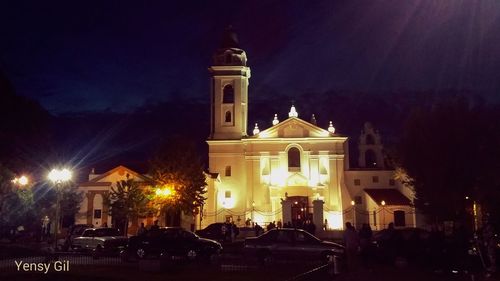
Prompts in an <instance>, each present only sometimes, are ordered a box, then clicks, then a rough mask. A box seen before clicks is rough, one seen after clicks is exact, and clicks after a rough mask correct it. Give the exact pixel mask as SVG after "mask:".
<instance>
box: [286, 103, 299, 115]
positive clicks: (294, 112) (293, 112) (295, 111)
mask: <svg viewBox="0 0 500 281" xmlns="http://www.w3.org/2000/svg"><path fill="white" fill-rule="evenodd" d="M288 117H299V113H298V112H297V110H296V109H295V106H294V105H292V107H291V108H290V112H288Z"/></svg>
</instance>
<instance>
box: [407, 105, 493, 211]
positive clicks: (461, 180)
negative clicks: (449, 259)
mask: <svg viewBox="0 0 500 281" xmlns="http://www.w3.org/2000/svg"><path fill="white" fill-rule="evenodd" d="M498 117H499V116H498V111H496V110H495V108H493V107H491V106H485V105H484V104H481V103H475V104H473V103H471V102H470V101H469V100H468V99H466V98H463V97H456V98H447V99H446V100H443V101H440V102H438V103H436V104H435V105H434V106H431V107H427V108H424V107H420V108H418V109H415V110H414V111H413V112H412V113H411V114H410V116H409V118H408V120H407V123H406V126H405V127H404V130H403V132H402V137H401V140H400V145H399V161H400V164H401V166H402V167H403V168H404V169H405V170H406V172H407V173H408V175H409V176H410V177H411V179H412V180H411V181H412V182H411V184H413V186H414V188H415V191H416V195H417V200H416V205H417V207H418V208H420V209H421V210H423V211H424V212H426V213H427V214H429V215H431V217H432V218H433V219H437V220H444V219H457V218H464V217H466V216H467V215H470V206H471V202H472V201H474V200H475V201H477V202H478V203H481V204H482V206H483V208H484V209H485V210H489V212H491V213H492V214H493V213H497V211H496V210H495V206H496V205H497V204H496V203H494V202H499V200H500V196H499V195H500V193H499V189H500V182H499V173H498V171H500V166H499V164H500V161H499V160H498V159H499V156H500V123H499V120H500V119H499V118H498ZM466 197H468V198H469V199H466Z"/></svg>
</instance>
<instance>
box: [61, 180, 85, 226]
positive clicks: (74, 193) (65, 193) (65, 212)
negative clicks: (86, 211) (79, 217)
mask: <svg viewBox="0 0 500 281" xmlns="http://www.w3.org/2000/svg"><path fill="white" fill-rule="evenodd" d="M61 192H62V194H61V203H60V204H61V206H60V208H61V220H62V226H63V227H67V226H70V225H72V224H74V223H75V215H76V214H77V213H78V211H79V210H80V205H81V204H82V201H83V192H79V191H78V187H77V186H76V185H74V184H71V185H68V186H67V187H65V188H63V189H62V191H61Z"/></svg>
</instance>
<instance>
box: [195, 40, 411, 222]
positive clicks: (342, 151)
mask: <svg viewBox="0 0 500 281" xmlns="http://www.w3.org/2000/svg"><path fill="white" fill-rule="evenodd" d="M209 72H210V79H211V81H210V82H211V83H210V85H211V89H210V93H211V95H210V105H211V115H210V118H211V119H210V121H211V122H210V124H211V125H210V126H211V127H210V135H209V137H208V139H207V143H208V146H209V155H208V156H209V157H208V158H209V173H208V177H207V179H208V180H207V183H208V187H207V193H206V196H207V200H206V202H205V205H204V206H203V211H202V214H201V216H202V217H201V223H200V225H201V227H202V228H203V227H205V226H207V225H208V224H210V223H213V222H222V221H234V222H235V223H236V224H238V225H244V224H245V223H247V225H248V223H249V222H254V223H258V224H259V225H265V224H268V223H269V222H273V221H274V222H276V223H277V222H279V221H280V222H281V223H282V224H285V223H291V224H299V223H303V222H304V221H306V220H309V221H311V222H314V224H315V225H316V227H317V228H318V227H320V226H321V227H323V228H324V227H325V226H326V229H342V228H343V225H344V222H346V221H350V222H352V223H354V224H355V225H356V226H360V225H361V224H362V223H369V224H370V225H371V226H372V228H374V229H381V228H384V227H386V226H387V224H389V223H390V222H394V223H395V225H396V226H407V227H408V226H415V225H416V218H415V210H414V208H413V206H412V199H413V197H414V194H413V192H412V191H411V188H409V187H408V186H405V185H404V184H402V183H401V182H400V181H398V180H397V179H396V176H395V171H394V170H392V169H388V168H387V167H386V165H385V163H384V156H383V146H382V143H381V137H380V135H379V133H378V131H376V130H375V129H374V128H373V126H372V125H371V124H369V123H366V124H365V125H364V128H363V130H362V134H361V136H360V137H359V140H358V150H359V159H358V164H359V165H358V166H359V167H360V168H356V169H351V168H350V166H349V151H348V141H349V138H348V137H346V136H342V135H340V134H337V132H335V128H334V127H333V124H332V122H330V124H329V127H328V128H320V127H318V126H317V125H315V124H314V123H315V122H314V121H312V122H307V121H304V120H303V119H301V118H300V117H299V114H298V112H297V109H296V108H295V106H293V105H292V107H291V109H290V112H289V114H288V118H287V119H285V120H283V121H280V120H278V119H279V117H278V116H277V115H274V120H273V121H272V125H271V126H270V127H269V128H267V129H264V130H260V129H259V126H258V124H255V126H252V127H253V134H252V135H248V134H247V132H248V127H247V126H248V123H249V121H248V103H249V101H250V100H249V93H248V86H249V81H250V77H251V72H250V68H249V67H248V66H247V57H246V53H245V51H244V50H242V49H241V48H240V47H239V45H238V41H237V39H236V35H235V34H234V33H233V32H231V31H228V32H227V33H226V35H225V37H224V39H223V42H222V44H221V47H220V48H219V49H218V50H217V51H216V52H215V54H214V56H213V65H212V66H211V67H210V68H209ZM270 116H272V115H270ZM270 121H271V120H270ZM270 124H271V122H270ZM199 219H200V218H199Z"/></svg>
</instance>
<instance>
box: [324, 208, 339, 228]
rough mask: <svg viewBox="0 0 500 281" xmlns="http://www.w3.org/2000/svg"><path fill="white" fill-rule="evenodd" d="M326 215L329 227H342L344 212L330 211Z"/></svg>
mask: <svg viewBox="0 0 500 281" xmlns="http://www.w3.org/2000/svg"><path fill="white" fill-rule="evenodd" d="M325 217H326V218H327V219H328V229H342V222H343V219H342V212H338V211H330V212H327V213H326V214H325Z"/></svg>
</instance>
